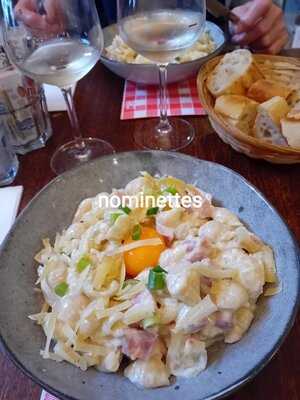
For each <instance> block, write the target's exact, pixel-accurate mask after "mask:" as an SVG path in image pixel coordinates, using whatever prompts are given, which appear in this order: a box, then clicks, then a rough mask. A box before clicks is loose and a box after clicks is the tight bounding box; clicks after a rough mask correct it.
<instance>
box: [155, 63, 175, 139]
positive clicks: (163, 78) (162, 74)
mask: <svg viewBox="0 0 300 400" xmlns="http://www.w3.org/2000/svg"><path fill="white" fill-rule="evenodd" d="M167 77H168V71H167V66H166V65H163V64H162V65H159V86H160V87H159V90H160V121H159V124H158V126H157V127H156V130H157V132H158V133H159V134H160V135H166V134H168V133H170V132H171V130H172V126H171V124H170V122H169V120H168V101H167Z"/></svg>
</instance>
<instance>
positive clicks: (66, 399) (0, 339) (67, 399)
mask: <svg viewBox="0 0 300 400" xmlns="http://www.w3.org/2000/svg"><path fill="white" fill-rule="evenodd" d="M132 153H138V154H141V153H143V154H147V153H150V154H152V153H155V154H161V153H164V154H165V155H170V156H172V157H174V156H175V157H180V158H183V159H185V160H187V161H193V162H195V161H196V162H203V163H206V164H215V165H217V166H218V168H221V169H223V170H224V171H227V172H230V173H231V174H234V175H235V176H236V177H238V178H239V179H240V180H241V181H242V182H243V183H244V184H246V185H248V186H249V187H250V188H251V189H252V190H253V191H254V192H255V193H256V194H257V195H258V196H259V197H260V198H262V200H264V201H265V202H266V203H267V204H268V207H269V208H270V210H271V211H272V212H273V213H274V214H275V215H276V216H277V217H278V219H279V220H280V222H282V223H283V224H284V225H285V227H286V229H287V232H288V234H289V235H290V238H291V241H292V244H293V246H294V248H295V255H296V261H297V266H298V280H297V281H298V291H297V297H296V301H295V303H294V304H293V308H292V311H291V317H290V319H289V322H288V323H287V325H286V327H285V329H284V331H283V333H282V335H281V336H280V337H279V338H278V340H277V341H276V343H275V344H274V346H273V348H272V349H271V350H270V352H269V353H267V354H266V355H265V356H264V358H263V359H262V360H261V361H260V362H259V364H258V365H255V366H253V368H252V369H251V370H250V371H249V372H248V374H247V375H245V376H243V377H241V378H240V379H239V380H237V381H236V382H233V383H232V384H230V385H228V386H227V387H226V388H225V389H223V391H221V392H219V393H213V394H212V395H210V396H209V397H206V398H205V400H218V399H222V398H224V397H227V396H228V395H230V394H231V393H234V392H235V391H237V390H238V389H239V388H241V387H242V386H244V385H245V384H246V383H248V382H249V381H251V380H252V379H254V378H255V377H256V376H257V375H258V373H259V372H261V370H262V369H263V368H264V367H265V366H266V365H267V364H268V363H269V362H270V361H271V359H272V358H273V356H274V355H275V354H276V353H277V352H278V350H279V349H280V347H281V345H282V344H283V342H284V340H285V339H286V337H287V336H288V334H289V333H290V331H291V329H292V327H293V325H294V322H295V319H296V316H297V312H298V309H299V308H300V247H299V245H298V242H297V240H296V237H295V234H294V233H293V231H292V230H291V228H290V227H289V225H287V223H286V222H285V220H284V219H283V217H282V216H281V214H280V213H279V211H278V210H277V209H276V207H275V206H274V205H273V204H272V203H271V202H270V201H269V200H268V199H267V198H266V197H265V195H264V194H263V193H262V192H261V191H260V190H259V189H257V188H256V186H255V185H253V184H252V183H251V182H249V181H248V180H247V179H246V178H244V177H243V176H242V175H241V174H240V173H238V172H236V171H235V170H233V169H231V168H229V167H226V166H224V165H222V164H220V163H217V162H214V161H209V160H203V159H198V158H197V157H194V156H190V155H187V154H183V153H174V152H170V151H159V150H152V151H151V150H150V151H149V150H134V151H124V152H120V153H115V154H109V155H105V156H102V157H99V158H98V159H96V160H92V161H89V162H88V163H86V164H84V165H81V166H78V167H76V168H73V169H71V170H69V171H66V172H64V173H63V174H62V175H60V176H57V177H55V178H53V179H52V180H51V181H50V182H48V183H47V184H46V185H45V186H44V187H43V188H42V189H41V190H39V191H38V192H37V193H36V194H35V195H34V197H33V198H32V199H31V200H30V201H29V202H28V204H27V205H26V207H25V208H24V209H23V210H22V211H21V212H20V214H19V215H18V217H17V218H16V220H15V222H14V224H13V226H12V228H11V229H10V231H9V233H8V234H7V236H6V238H5V240H4V241H3V243H2V244H1V245H0V257H1V255H2V252H3V251H4V249H5V247H6V243H8V241H9V240H10V237H11V235H12V234H13V232H14V229H15V228H16V226H17V224H18V223H19V222H20V221H21V220H22V218H23V215H25V214H26V212H27V211H28V209H29V208H30V207H32V206H33V205H34V203H35V202H36V200H37V199H38V197H39V196H40V194H41V193H44V192H47V191H48V190H49V189H50V188H51V187H52V185H55V183H56V182H58V181H60V180H61V178H62V177H63V178H67V177H68V176H71V175H73V174H76V171H77V170H80V169H81V168H84V167H86V165H92V164H93V163H97V160H99V159H106V158H112V157H118V156H119V155H121V156H122V157H126V155H127V154H132ZM0 344H1V345H2V346H3V348H4V350H5V354H6V355H7V356H8V358H9V359H10V360H11V361H12V362H13V363H14V365H15V366H16V367H18V368H19V369H20V370H21V371H22V372H23V373H24V374H25V375H26V376H27V377H28V378H29V379H31V380H32V381H33V382H35V383H37V384H38V385H39V386H40V387H41V388H43V389H45V390H46V391H47V392H49V393H50V394H52V395H54V396H56V397H58V398H60V399H61V400H79V397H76V398H75V397H72V396H69V395H67V394H65V393H63V392H61V391H59V390H57V389H55V388H54V387H52V386H50V385H49V384H48V383H46V382H45V381H43V380H42V379H40V378H38V377H37V376H35V375H34V373H33V372H31V371H30V370H29V369H28V368H26V367H25V366H24V365H23V363H22V361H20V360H19V359H18V357H17V356H16V355H15V354H14V353H13V351H12V350H11V349H10V348H9V346H8V345H7V343H6V341H5V339H4V336H3V334H2V332H1V325H0Z"/></svg>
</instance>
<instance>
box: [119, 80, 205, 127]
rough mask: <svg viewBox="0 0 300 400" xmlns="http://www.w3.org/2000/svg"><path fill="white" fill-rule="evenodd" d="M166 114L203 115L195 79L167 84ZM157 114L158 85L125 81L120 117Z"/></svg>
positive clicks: (123, 118)
mask: <svg viewBox="0 0 300 400" xmlns="http://www.w3.org/2000/svg"><path fill="white" fill-rule="evenodd" d="M167 92H168V115H169V116H180V115H205V114H206V113H205V111H204V109H203V107H202V105H201V103H200V101H199V97H198V92H197V83H196V79H195V78H192V79H189V80H187V81H183V82H178V83H172V84H170V85H168V89H167ZM158 116H159V87H158V86H154V85H153V86H152V85H141V84H136V83H134V82H130V81H126V82H125V87H124V94H123V102H122V110H121V119H122V120H126V119H137V118H151V117H158Z"/></svg>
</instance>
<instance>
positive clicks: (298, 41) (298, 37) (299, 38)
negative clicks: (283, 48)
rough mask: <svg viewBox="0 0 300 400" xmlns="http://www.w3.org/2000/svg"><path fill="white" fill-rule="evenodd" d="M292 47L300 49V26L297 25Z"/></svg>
mask: <svg viewBox="0 0 300 400" xmlns="http://www.w3.org/2000/svg"><path fill="white" fill-rule="evenodd" d="M292 47H293V48H294V49H299V48H300V26H297V27H296V29H295V34H294V40H293V44H292Z"/></svg>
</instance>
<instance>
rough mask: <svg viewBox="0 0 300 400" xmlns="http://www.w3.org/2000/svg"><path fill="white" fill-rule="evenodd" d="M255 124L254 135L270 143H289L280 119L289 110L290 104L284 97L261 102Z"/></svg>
mask: <svg viewBox="0 0 300 400" xmlns="http://www.w3.org/2000/svg"><path fill="white" fill-rule="evenodd" d="M257 111H258V112H257V117H256V119H255V124H254V135H255V136H256V137H257V138H258V139H260V140H264V141H266V142H269V143H273V144H278V145H287V142H286V140H285V138H284V136H283V135H282V133H281V129H280V120H281V119H282V118H284V117H285V116H286V115H287V113H288V112H289V106H288V104H287V102H286V100H285V99H284V98H283V97H279V96H276V97H272V99H270V100H268V101H266V102H264V103H262V104H260V105H259V106H258V109H257Z"/></svg>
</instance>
